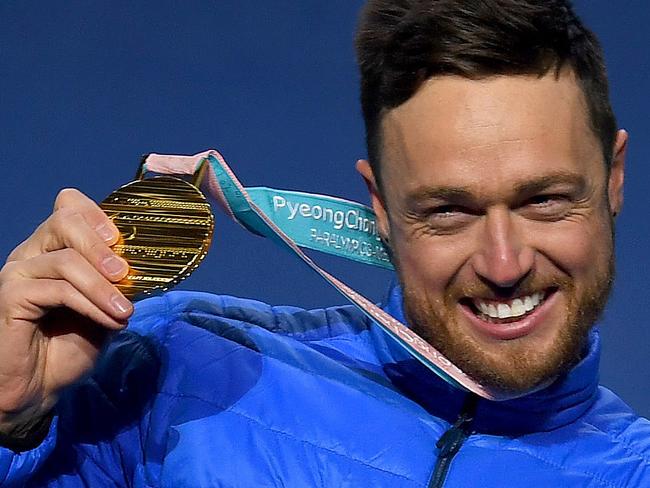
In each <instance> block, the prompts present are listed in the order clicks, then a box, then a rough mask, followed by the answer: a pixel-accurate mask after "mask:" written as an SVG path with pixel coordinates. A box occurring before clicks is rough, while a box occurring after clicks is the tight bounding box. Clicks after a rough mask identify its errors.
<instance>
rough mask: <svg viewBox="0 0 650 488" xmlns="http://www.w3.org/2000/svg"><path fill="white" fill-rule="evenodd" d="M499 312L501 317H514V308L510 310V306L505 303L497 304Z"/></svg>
mask: <svg viewBox="0 0 650 488" xmlns="http://www.w3.org/2000/svg"><path fill="white" fill-rule="evenodd" d="M497 312H498V313H499V318H500V319H507V318H509V317H512V310H510V307H509V306H508V305H506V304H505V303H499V305H497Z"/></svg>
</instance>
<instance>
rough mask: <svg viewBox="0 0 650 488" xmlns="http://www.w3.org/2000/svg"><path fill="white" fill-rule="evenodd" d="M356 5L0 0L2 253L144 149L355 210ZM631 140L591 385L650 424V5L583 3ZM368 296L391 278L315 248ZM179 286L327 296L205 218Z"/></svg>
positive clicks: (332, 297) (240, 235)
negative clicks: (213, 154)
mask: <svg viewBox="0 0 650 488" xmlns="http://www.w3.org/2000/svg"><path fill="white" fill-rule="evenodd" d="M361 5H362V1H361V0H328V1H323V0H292V1H288V0H274V1H272V2H270V1H269V2H267V1H259V0H256V1H251V0H222V1H218V2H211V1H184V2H180V1H177V2H172V1H156V2H153V1H149V2H147V1H141V2H132V1H125V0H114V1H110V2H109V1H91V2H88V1H81V0H68V1H65V2H42V1H38V2H37V1H35V0H25V1H20V2H7V1H4V2H1V3H0V164H2V177H1V179H0V190H1V191H0V209H1V210H0V211H1V212H2V213H1V215H2V235H1V236H0V256H2V259H3V260H4V257H6V255H7V254H8V253H9V252H10V251H11V249H12V248H13V247H14V246H15V245H16V244H17V243H18V242H20V241H21V240H23V239H24V238H25V237H27V236H28V235H29V234H30V232H31V231H32V229H34V228H35V226H37V225H38V223H39V222H41V221H42V220H43V219H44V218H45V217H46V216H47V215H48V214H49V212H50V209H51V206H52V202H53V200H54V198H55V196H56V194H57V192H58V191H59V190H60V189H61V188H63V187H66V186H71V187H77V188H79V189H81V190H83V191H84V192H86V193H87V194H89V195H90V196H91V197H93V198H95V199H97V200H101V199H103V198H104V197H105V196H106V195H107V194H108V193H110V191H112V190H113V189H114V188H115V187H117V186H119V185H121V184H123V183H125V182H127V181H129V180H130V179H131V178H132V175H133V174H134V172H135V170H136V168H137V164H138V160H139V157H140V155H141V154H143V153H145V152H160V153H176V154H192V153H195V152H199V151H202V150H205V149H208V148H218V149H220V150H221V151H222V152H223V153H224V154H225V156H226V158H227V159H228V160H229V161H230V162H231V163H232V165H233V167H234V169H235V171H236V172H237V173H238V175H239V176H240V178H241V180H242V181H243V182H244V184H247V185H250V186H253V185H266V186H271V187H276V188H287V189H298V190H304V191H311V192H320V193H327V194H332V195H338V196H342V197H345V198H349V199H355V200H358V201H363V202H366V201H367V199H366V193H365V187H364V185H363V184H362V182H361V180H360V178H359V177H357V175H356V173H355V171H354V162H355V161H356V159H358V158H359V157H363V156H364V155H365V149H364V141H363V124H362V119H361V115H360V109H359V106H358V100H357V81H358V75H357V71H356V67H355V63H354V52H353V41H352V39H353V32H354V26H355V23H356V17H357V13H358V10H359V8H360V6H361ZM576 8H577V9H578V11H579V12H580V13H581V14H582V15H583V18H584V20H585V21H586V22H587V23H588V24H589V25H590V26H591V27H592V29H593V30H595V31H596V33H597V34H598V35H599V36H600V38H601V40H602V42H603V44H604V47H605V51H606V56H607V60H608V64H609V71H610V80H611V85H612V99H613V103H614V106H615V110H616V112H617V116H618V118H619V124H620V126H622V127H624V128H626V129H628V130H629V131H630V133H631V144H630V151H629V157H628V173H627V174H628V178H627V182H626V186H627V188H626V202H625V209H624V211H623V214H622V215H621V216H620V217H619V219H618V235H617V246H618V249H617V254H618V259H617V260H618V280H617V284H616V287H615V290H614V294H613V298H612V301H611V303H610V306H609V308H608V311H607V313H606V315H605V317H604V319H603V321H602V331H603V336H604V354H603V368H602V382H603V383H604V384H605V385H607V386H609V387H612V388H613V389H614V390H616V391H617V392H618V393H619V394H620V395H621V396H622V397H623V398H624V399H625V400H627V401H628V402H629V403H630V404H631V405H632V406H633V407H634V408H636V409H637V410H638V411H639V412H641V413H642V414H644V415H645V416H650V388H649V387H648V385H649V384H650V368H648V365H647V362H646V360H647V357H648V353H649V352H650V327H648V326H647V325H646V317H645V315H646V310H647V309H648V307H649V306H650V303H649V300H648V291H647V286H648V283H649V280H648V277H647V267H648V266H647V263H648V260H647V254H648V249H649V248H650V226H649V225H648V221H647V207H648V202H649V198H648V179H649V175H650V169H649V168H648V164H647V163H648V161H647V156H648V154H650V138H648V127H649V126H650V124H649V123H648V121H647V120H646V115H647V114H648V112H650V103H649V101H648V96H647V94H646V90H647V88H648V84H649V82H650V68H649V56H648V40H649V37H650V36H649V34H648V26H649V25H650V6H649V5H648V3H647V0H628V1H624V2H616V4H615V3H614V2H612V1H611V0H582V1H579V2H577V3H576ZM316 257H317V258H318V260H319V262H320V263H321V264H323V265H324V267H325V268H326V269H328V270H330V271H332V272H333V273H334V274H335V275H337V276H339V277H340V278H342V279H343V280H344V281H347V282H348V283H349V284H350V285H352V286H353V287H355V288H357V289H358V290H359V291H361V292H362V293H364V294H365V295H366V296H368V297H369V298H372V299H374V300H379V299H381V298H382V295H383V293H384V290H385V288H386V282H387V280H388V279H389V277H390V275H389V274H388V273H387V272H385V271H381V270H376V269H371V268H369V267H366V266H364V265H361V264H355V263H349V262H342V261H341V260H337V259H336V258H331V257H329V256H324V255H319V256H316ZM181 286H182V287H183V288H191V289H200V290H207V291H212V292H217V293H228V294H233V295H239V296H247V297H255V298H258V299H260V300H264V301H268V302H271V303H274V304H280V303H291V304H296V305H301V306H305V307H316V306H323V305H331V304H337V303H341V302H342V298H340V297H339V296H338V295H337V294H336V292H334V291H333V290H331V289H330V288H328V285H326V284H325V283H324V282H322V281H321V280H320V278H319V277H318V276H316V275H315V274H314V273H313V272H311V271H310V270H308V269H307V268H306V267H305V266H304V265H303V264H301V263H300V262H299V261H298V260H297V259H296V258H294V257H292V256H291V255H289V254H288V253H286V252H285V251H283V250H281V249H279V248H276V246H275V245H274V244H272V243H271V242H269V241H265V240H263V239H260V238H257V237H254V236H252V235H250V234H248V233H247V232H246V231H244V230H243V229H241V228H240V227H238V226H237V225H235V224H232V223H231V222H229V221H227V220H226V219H225V218H224V217H223V216H221V215H218V216H217V234H216V238H215V240H214V242H213V247H212V251H211V253H210V255H209V256H208V258H207V262H206V263H205V265H204V266H202V267H201V268H200V269H199V270H198V271H197V272H196V273H195V274H194V275H193V276H192V277H190V278H189V279H188V280H187V281H186V282H184V283H183V284H182V285H181Z"/></svg>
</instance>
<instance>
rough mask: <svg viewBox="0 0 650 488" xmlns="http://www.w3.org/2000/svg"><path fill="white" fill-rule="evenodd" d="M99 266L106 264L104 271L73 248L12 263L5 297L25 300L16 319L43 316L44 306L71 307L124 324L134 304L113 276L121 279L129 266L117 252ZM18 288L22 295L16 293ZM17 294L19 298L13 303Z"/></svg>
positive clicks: (110, 323)
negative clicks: (115, 284)
mask: <svg viewBox="0 0 650 488" xmlns="http://www.w3.org/2000/svg"><path fill="white" fill-rule="evenodd" d="M99 266H100V267H101V266H103V272H100V271H98V269H96V267H95V266H93V264H91V263H90V262H89V261H88V260H87V259H86V258H85V257H83V256H82V255H81V254H79V253H78V252H77V251H76V250H75V249H71V248H66V249H61V250H58V251H54V252H49V253H46V254H41V255H38V256H35V257H33V258H31V259H28V260H25V261H18V262H12V263H8V264H7V265H5V267H4V268H3V270H2V280H1V281H2V283H3V289H4V290H8V293H9V295H6V296H5V297H4V299H5V300H7V301H8V303H16V304H21V303H22V306H19V307H18V310H22V311H21V312H16V313H17V314H18V315H20V314H23V315H24V316H20V317H19V316H14V317H12V318H14V319H19V320H29V321H35V320H38V319H39V318H40V316H42V315H43V312H44V310H43V309H50V308H54V307H59V306H70V308H71V309H72V310H74V311H76V312H78V313H79V314H81V315H84V316H86V317H88V318H91V319H94V318H97V319H98V320H97V321H98V322H99V323H101V324H103V325H106V326H108V327H115V326H117V325H121V324H122V323H123V322H124V321H125V320H126V319H127V318H128V317H129V316H130V315H131V313H132V311H133V307H132V304H131V302H130V301H129V300H127V299H126V298H125V297H124V296H123V295H122V294H121V293H120V292H119V291H118V290H117V288H115V287H114V286H113V284H112V283H111V281H109V279H113V280H115V281H117V280H118V279H119V278H121V277H123V276H124V274H125V273H126V272H127V270H128V266H127V265H126V262H124V260H122V259H120V258H117V257H116V256H114V255H113V256H110V257H109V258H108V261H106V260H104V261H103V262H102V263H100V264H99ZM106 268H114V269H113V270H112V271H111V270H107V269H106ZM16 290H20V293H22V295H20V294H16ZM13 294H16V295H15V298H16V301H13V302H12V300H11V296H12V295H13Z"/></svg>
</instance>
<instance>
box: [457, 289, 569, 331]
mask: <svg viewBox="0 0 650 488" xmlns="http://www.w3.org/2000/svg"><path fill="white" fill-rule="evenodd" d="M556 292H557V289H553V288H550V289H547V290H543V291H537V292H534V293H531V294H528V295H521V296H518V297H513V298H511V299H508V300H493V299H486V298H478V297H474V298H465V299H463V300H461V303H460V305H461V310H462V312H463V314H464V315H465V317H467V318H468V319H469V321H470V323H471V325H472V326H473V328H474V329H476V330H477V332H479V333H481V334H484V335H487V336H488V337H490V338H492V339H497V340H511V339H517V338H520V337H523V336H526V335H528V334H531V333H532V332H533V331H535V330H536V329H538V328H540V327H541V326H542V325H543V323H544V319H545V317H546V316H547V315H548V314H549V311H550V309H551V308H552V306H553V304H554V303H555V301H556V300H557V295H558V294H557V293H556Z"/></svg>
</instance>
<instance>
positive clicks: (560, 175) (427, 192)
mask: <svg viewBox="0 0 650 488" xmlns="http://www.w3.org/2000/svg"><path fill="white" fill-rule="evenodd" d="M559 185H564V186H568V187H572V188H574V189H576V190H577V192H578V193H582V192H583V191H584V189H585V188H586V186H587V180H586V178H585V177H584V176H582V175H580V174H577V173H571V172H564V171H559V172H556V173H552V174H549V175H544V176H539V177H537V178H533V179H532V180H526V181H522V182H519V183H515V185H514V186H513V192H512V194H513V195H516V196H517V197H519V198H521V197H522V196H526V195H534V194H536V193H539V192H542V191H544V190H547V189H548V188H551V187H555V186H559ZM483 195H484V194H483V193H482V192H479V193H475V192H474V191H472V189H471V187H469V186H459V187H456V186H436V187H421V188H418V189H416V190H415V191H413V192H412V193H410V194H409V195H408V196H407V202H409V203H411V204H418V203H422V202H426V201H431V200H438V201H443V202H454V203H463V202H475V201H477V200H482V199H484V198H483Z"/></svg>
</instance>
